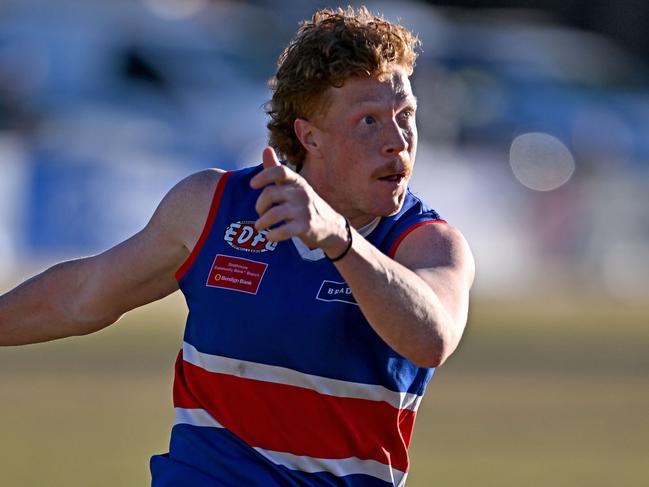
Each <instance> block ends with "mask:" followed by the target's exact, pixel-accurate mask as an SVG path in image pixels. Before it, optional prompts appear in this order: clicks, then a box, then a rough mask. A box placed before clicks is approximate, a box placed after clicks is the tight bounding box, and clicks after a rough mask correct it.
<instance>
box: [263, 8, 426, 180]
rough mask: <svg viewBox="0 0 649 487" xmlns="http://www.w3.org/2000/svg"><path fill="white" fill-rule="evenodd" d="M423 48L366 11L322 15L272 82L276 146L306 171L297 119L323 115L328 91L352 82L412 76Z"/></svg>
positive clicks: (270, 109) (283, 59)
mask: <svg viewBox="0 0 649 487" xmlns="http://www.w3.org/2000/svg"><path fill="white" fill-rule="evenodd" d="M419 45H420V42H419V39H418V38H417V36H415V35H414V34H413V33H412V32H410V31H409V30H408V29H406V28H405V27H403V26H401V25H399V24H393V23H390V22H388V21H387V20H384V19H383V17H380V16H376V15H374V14H372V13H370V12H369V11H368V10H367V8H366V7H361V8H360V9H358V10H354V9H353V8H352V7H348V8H347V9H346V10H343V9H341V8H338V9H336V10H330V9H323V10H319V11H317V12H316V13H315V14H313V17H312V18H311V20H310V21H303V22H302V23H301V24H300V27H299V29H298V31H297V35H296V36H295V38H294V39H293V40H292V41H291V42H290V43H289V45H288V46H287V47H286V49H285V50H284V52H283V53H282V54H281V55H280V57H279V59H278V61H277V73H276V74H275V76H273V77H272V78H271V79H270V81H269V82H268V84H269V87H270V89H271V90H272V92H273V97H272V99H271V100H270V101H269V102H268V103H267V104H266V112H267V113H268V115H269V116H270V121H269V122H268V125H267V127H268V130H269V131H270V137H269V143H270V145H271V146H272V147H273V148H274V149H275V150H276V151H277V152H278V153H279V155H280V157H283V158H285V159H287V160H288V161H289V162H290V163H291V164H294V165H296V166H297V167H298V168H300V167H301V166H302V164H303V162H304V158H305V155H306V151H305V149H304V147H303V146H302V144H301V143H300V141H299V140H298V138H297V136H296V135H295V131H294V129H293V123H294V122H295V119H296V118H304V119H309V118H312V117H314V116H315V115H318V114H322V113H323V111H324V108H325V101H326V94H327V91H328V88H330V87H332V86H333V87H338V88H339V87H341V86H342V85H343V84H344V83H345V80H347V79H349V78H354V77H378V78H381V76H382V75H383V74H385V73H387V72H389V71H390V70H391V69H392V68H394V66H399V67H401V68H403V69H404V70H405V71H406V73H407V74H408V75H411V74H412V71H413V69H414V66H415V60H416V58H417V49H418V48H419Z"/></svg>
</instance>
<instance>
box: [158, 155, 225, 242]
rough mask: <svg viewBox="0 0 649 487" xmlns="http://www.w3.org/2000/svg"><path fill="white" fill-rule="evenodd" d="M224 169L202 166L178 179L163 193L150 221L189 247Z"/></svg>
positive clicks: (199, 229)
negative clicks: (202, 167) (203, 167)
mask: <svg viewBox="0 0 649 487" xmlns="http://www.w3.org/2000/svg"><path fill="white" fill-rule="evenodd" d="M226 173H227V171H224V170H222V169H218V168H211V169H204V170H201V171H198V172H195V173H193V174H190V175H189V176H187V177H185V178H184V179H182V180H181V181H180V182H178V183H177V184H176V185H175V186H174V187H173V188H171V190H169V192H168V193H167V194H166V195H165V197H164V198H163V200H162V202H161V203H160V205H159V206H158V208H157V210H156V212H155V214H154V216H153V218H152V221H151V224H153V225H155V226H157V227H158V228H160V229H162V230H164V231H165V233H167V234H168V235H170V236H174V237H175V238H177V239H179V240H180V241H182V242H183V244H184V246H185V247H187V248H188V249H191V248H193V246H194V245H195V244H196V242H197V240H198V238H199V237H200V234H201V231H202V229H203V226H204V225H205V219H206V217H207V215H208V213H209V210H210V206H211V204H212V199H213V196H214V193H215V190H216V188H217V187H218V185H219V182H220V181H221V180H222V178H223V177H224V176H225V174H226Z"/></svg>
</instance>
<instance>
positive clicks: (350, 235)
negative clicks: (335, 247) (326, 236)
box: [324, 218, 352, 262]
mask: <svg viewBox="0 0 649 487" xmlns="http://www.w3.org/2000/svg"><path fill="white" fill-rule="evenodd" d="M345 228H346V229H347V240H349V243H348V244H347V248H345V250H343V253H342V254H340V255H339V256H338V257H333V258H331V257H329V256H328V255H327V253H326V252H325V253H324V254H325V257H326V258H327V259H328V260H329V262H338V261H339V260H340V259H342V258H343V257H345V256H346V255H347V252H349V249H351V248H352V229H351V227H350V226H349V220H348V219H347V218H345Z"/></svg>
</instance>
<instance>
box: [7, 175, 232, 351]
mask: <svg viewBox="0 0 649 487" xmlns="http://www.w3.org/2000/svg"><path fill="white" fill-rule="evenodd" d="M221 174H222V172H220V171H216V170H207V171H202V172H200V173H196V174H194V175H192V176H189V177H188V178H186V179H185V180H183V181H181V182H180V183H178V184H177V185H176V186H175V187H174V188H173V189H172V190H171V191H169V193H167V195H166V196H165V197H164V199H163V200H162V202H161V203H160V205H159V206H158V208H157V209H156V211H155V213H154V215H153V217H152V218H151V220H150V221H149V223H148V224H147V226H146V227H145V228H144V229H143V230H142V231H140V232H139V233H137V234H136V235H134V236H133V237H131V238H129V239H128V240H125V241H124V242H122V243H120V244H118V245H116V246H115V247H113V248H111V249H109V250H107V251H105V252H102V253H101V254H98V255H95V256H92V257H85V258H81V259H76V260H71V261H67V262H62V263H60V264H57V265H55V266H53V267H51V268H49V269H48V270H46V271H45V272H43V273H41V274H39V275H37V276H35V277H33V278H31V279H29V280H28V281H26V282H24V283H23V284H21V285H20V286H18V287H17V288H15V289H13V290H12V291H10V292H8V293H7V294H5V295H3V296H0V345H22V344H27V343H37V342H44V341H48V340H54V339H56V338H63V337H67V336H73V335H86V334H88V333H92V332H94V331H98V330H100V329H102V328H104V327H106V326H108V325H110V324H112V323H114V322H115V321H117V320H118V319H119V318H120V317H121V315H122V314H124V313H125V312H127V311H129V310H131V309H133V308H136V307H138V306H142V305H144V304H147V303H150V302H152V301H155V300H157V299H161V298H163V297H165V296H167V295H168V294H171V293H172V292H174V291H176V290H177V289H178V283H177V282H176V280H175V277H174V274H175V272H176V270H177V269H178V268H179V267H180V266H181V265H182V263H183V262H184V261H185V259H186V258H187V257H188V255H189V253H190V250H191V249H192V248H193V247H194V245H195V244H196V242H197V241H198V239H199V236H200V233H201V231H202V229H203V226H204V224H205V219H206V217H207V214H208V212H209V207H210V203H211V200H212V195H213V194H214V189H215V187H216V184H217V182H218V180H219V178H220V177H221Z"/></svg>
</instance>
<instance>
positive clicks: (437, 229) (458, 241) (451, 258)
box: [394, 222, 475, 286]
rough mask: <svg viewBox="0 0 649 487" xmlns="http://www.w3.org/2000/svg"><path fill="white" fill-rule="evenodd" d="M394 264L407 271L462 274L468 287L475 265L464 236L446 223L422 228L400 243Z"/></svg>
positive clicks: (422, 226) (418, 228) (415, 230)
mask: <svg viewBox="0 0 649 487" xmlns="http://www.w3.org/2000/svg"><path fill="white" fill-rule="evenodd" d="M394 258H395V260H396V261H397V262H399V263H401V264H403V265H404V266H406V267H408V268H410V269H421V268H429V269H431V268H439V269H442V268H445V269H448V270H453V271H455V272H457V273H459V274H462V275H463V276H464V277H465V278H466V280H467V281H466V282H467V284H468V285H469V286H470V285H471V283H472V282H473V278H474V274H475V262H474V259H473V254H472V253H471V249H470V247H469V244H468V242H467V240H466V238H464V235H462V233H461V232H460V231H459V230H458V229H457V228H455V227H453V226H452V225H449V224H448V223H433V222H431V224H429V225H421V226H419V227H417V228H415V229H414V230H413V231H412V232H410V233H409V234H408V235H407V236H406V237H405V238H404V239H403V241H402V242H401V244H400V245H399V247H398V248H397V251H396V253H395V256H394Z"/></svg>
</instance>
